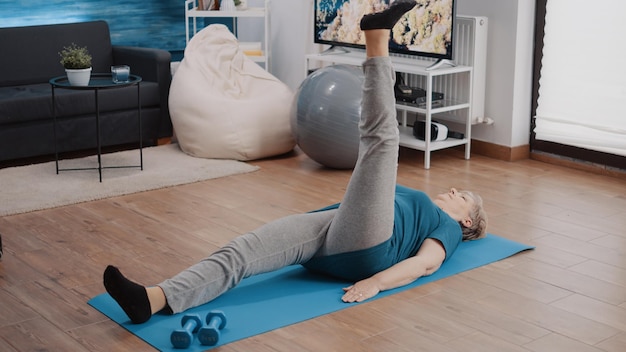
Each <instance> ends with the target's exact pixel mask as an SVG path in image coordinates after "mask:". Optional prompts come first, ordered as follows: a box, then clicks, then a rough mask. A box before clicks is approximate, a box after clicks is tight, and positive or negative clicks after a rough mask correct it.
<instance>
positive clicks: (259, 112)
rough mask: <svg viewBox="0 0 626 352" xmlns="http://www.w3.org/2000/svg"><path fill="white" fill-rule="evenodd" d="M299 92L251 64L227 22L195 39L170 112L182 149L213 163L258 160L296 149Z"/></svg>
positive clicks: (177, 78) (172, 89) (173, 89)
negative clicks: (293, 113)
mask: <svg viewBox="0 0 626 352" xmlns="http://www.w3.org/2000/svg"><path fill="white" fill-rule="evenodd" d="M293 98H294V93H293V92H292V91H291V90H290V89H289V87H287V85H285V84H284V83H282V82H281V81H279V80H278V79H277V78H276V77H274V76H272V75H271V74H270V73H269V72H267V71H265V70H264V69H263V68H262V67H260V66H259V65H258V64H256V63H255V62H253V61H252V60H250V59H249V58H248V57H247V56H246V55H245V54H244V53H243V51H242V50H241V49H240V48H239V44H238V42H237V38H236V37H235V36H234V35H233V34H232V33H231V32H230V31H229V30H228V28H227V27H226V26H224V25H221V24H214V25H210V26H208V27H206V28H204V29H203V30H201V31H200V32H198V33H197V34H196V35H194V36H193V38H192V39H191V40H190V41H189V43H188V45H187V48H186V49H185V57H184V59H183V60H182V61H181V63H180V65H179V66H178V68H177V69H176V73H175V74H174V76H173V77H172V85H171V87H170V96H169V108H170V115H171V118H172V124H173V125H174V130H175V133H176V138H177V140H178V143H179V145H180V147H181V149H182V150H183V151H184V152H185V153H187V154H189V155H192V156H196V157H202V158H210V159H235V160H254V159H260V158H264V157H269V156H275V155H279V154H283V153H287V152H289V151H291V150H292V149H293V148H294V146H295V141H294V139H293V136H292V134H291V127H290V109H291V104H292V101H293Z"/></svg>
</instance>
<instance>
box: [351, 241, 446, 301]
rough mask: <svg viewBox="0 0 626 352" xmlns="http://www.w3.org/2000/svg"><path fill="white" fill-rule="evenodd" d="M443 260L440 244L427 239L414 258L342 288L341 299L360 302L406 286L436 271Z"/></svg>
mask: <svg viewBox="0 0 626 352" xmlns="http://www.w3.org/2000/svg"><path fill="white" fill-rule="evenodd" d="M445 258H446V251H445V250H444V249H443V246H442V245H441V243H440V242H439V241H437V240H435V239H432V238H427V239H426V240H424V243H422V246H421V247H420V249H419V250H418V251H417V254H416V255H415V256H413V257H410V258H407V259H405V260H403V261H401V262H399V263H398V264H396V265H394V266H392V267H390V268H389V269H386V270H383V271H381V272H379V273H377V274H376V275H373V276H372V277H370V278H367V279H365V280H361V281H359V282H357V283H355V284H354V285H352V286H349V287H346V288H344V289H343V290H344V291H345V293H344V295H343V297H342V298H341V299H342V300H343V301H344V302H362V301H364V300H366V299H368V298H372V297H374V296H376V295H377V294H378V293H379V292H381V291H385V290H391V289H393V288H396V287H401V286H404V285H408V284H410V283H412V282H413V281H415V280H417V279H419V278H420V277H422V276H428V275H431V274H432V273H434V272H435V271H437V269H439V267H440V266H441V264H442V263H443V261H444V259H445Z"/></svg>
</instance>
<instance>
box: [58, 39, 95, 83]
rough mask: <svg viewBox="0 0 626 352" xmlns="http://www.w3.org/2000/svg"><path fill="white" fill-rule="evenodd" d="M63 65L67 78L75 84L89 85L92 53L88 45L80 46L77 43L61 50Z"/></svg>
mask: <svg viewBox="0 0 626 352" xmlns="http://www.w3.org/2000/svg"><path fill="white" fill-rule="evenodd" d="M59 56H60V57H61V65H63V67H65V72H66V73H67V79H68V81H69V82H70V84H71V85H73V86H86V85H89V78H90V77H91V54H89V51H88V50H87V47H79V46H78V45H76V44H75V43H72V44H71V45H70V46H66V47H63V50H61V51H60V52H59Z"/></svg>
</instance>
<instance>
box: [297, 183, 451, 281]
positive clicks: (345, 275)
mask: <svg viewBox="0 0 626 352" xmlns="http://www.w3.org/2000/svg"><path fill="white" fill-rule="evenodd" d="M394 203H395V211H394V225H393V232H392V234H391V237H390V238H389V239H388V240H387V241H385V242H383V243H381V244H379V245H377V246H374V247H372V248H368V249H363V250H359V251H354V252H348V253H340V254H334V255H330V256H321V257H315V258H313V259H311V260H309V261H308V262H306V263H304V264H303V266H304V267H305V268H307V269H310V270H313V271H316V272H322V273H324V274H327V275H331V276H335V277H339V278H342V279H347V280H352V281H356V280H362V279H365V278H368V277H370V276H372V275H374V274H376V273H378V272H380V271H383V270H385V269H387V268H389V267H391V266H393V265H394V264H396V263H398V262H401V261H402V260H404V259H407V258H409V257H412V256H414V255H415V254H416V253H417V251H418V250H419V248H420V246H421V245H422V243H423V242H424V240H425V239H427V238H433V239H436V240H438V241H439V242H441V244H442V245H443V248H444V250H445V252H446V258H445V259H446V260H447V259H448V258H449V257H450V256H451V255H452V253H454V251H455V250H456V248H457V247H458V245H459V243H461V240H462V238H463V233H462V230H461V226H460V225H459V223H458V222H457V221H456V220H454V219H452V218H451V217H450V216H449V215H448V214H447V213H445V212H444V211H443V210H441V209H440V208H439V207H438V206H437V205H436V204H435V203H433V202H432V200H431V199H430V198H429V197H428V195H426V194H425V193H424V192H422V191H418V190H414V189H411V188H408V187H404V186H400V185H397V186H396V196H395V202H394ZM338 207H339V204H334V205H331V206H329V207H326V208H323V209H321V210H320V211H324V210H330V209H336V208H338Z"/></svg>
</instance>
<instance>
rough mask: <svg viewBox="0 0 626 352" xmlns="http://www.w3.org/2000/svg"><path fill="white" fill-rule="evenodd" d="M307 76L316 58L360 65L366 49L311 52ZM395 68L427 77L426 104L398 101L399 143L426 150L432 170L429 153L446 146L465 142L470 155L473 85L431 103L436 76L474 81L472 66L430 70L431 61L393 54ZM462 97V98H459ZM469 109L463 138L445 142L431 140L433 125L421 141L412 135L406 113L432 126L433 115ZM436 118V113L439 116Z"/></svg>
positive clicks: (321, 60) (307, 65) (425, 166)
mask: <svg viewBox="0 0 626 352" xmlns="http://www.w3.org/2000/svg"><path fill="white" fill-rule="evenodd" d="M305 60H306V62H305V76H306V75H308V73H309V70H310V67H311V62H312V61H317V62H318V63H322V64H346V65H354V66H360V65H361V64H362V63H363V61H364V60H365V52H364V51H360V50H350V51H348V52H341V51H338V52H336V53H333V52H326V53H321V54H311V55H307V56H306V57H305ZM392 60H393V63H394V68H395V70H396V71H397V72H401V73H406V74H414V75H419V76H423V77H425V81H426V87H421V88H423V89H425V90H426V99H427V101H426V104H425V106H424V107H417V106H415V105H408V104H403V103H398V104H396V108H397V109H398V111H399V112H400V114H399V115H398V117H399V129H400V146H402V147H406V148H411V149H416V150H421V151H424V168H426V169H430V153H431V152H432V151H436V150H441V149H445V148H451V147H455V146H459V145H465V159H469V158H470V145H471V135H472V123H471V116H472V114H471V104H470V102H471V101H472V100H471V98H472V85H471V84H469V83H468V84H467V87H459V91H462V92H464V93H463V94H462V95H463V96H464V97H449V96H446V97H444V98H445V99H444V100H443V101H438V102H437V105H436V106H433V104H432V95H431V94H430V92H432V91H433V80H434V79H437V77H444V76H448V75H460V74H464V75H469V77H468V79H467V80H466V81H467V82H471V81H472V77H471V75H472V67H470V66H449V67H441V68H437V69H432V70H428V69H427V67H428V66H430V65H432V64H433V62H432V61H427V60H419V59H415V58H406V57H395V56H394V57H392ZM457 99H460V100H457ZM462 109H466V111H467V117H466V119H465V121H464V125H465V132H464V138H463V139H454V138H448V139H446V140H444V141H431V140H430V137H431V131H430V128H426V129H425V139H426V140H425V141H421V140H419V139H417V138H415V137H414V136H413V129H412V127H410V126H408V125H407V114H408V113H409V112H412V113H417V114H421V115H424V120H425V122H426V126H430V124H431V122H432V118H433V116H434V115H435V116H436V115H437V114H440V115H441V117H442V119H445V116H443V115H444V113H446V112H450V111H455V110H462ZM436 117H437V116H436Z"/></svg>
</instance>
